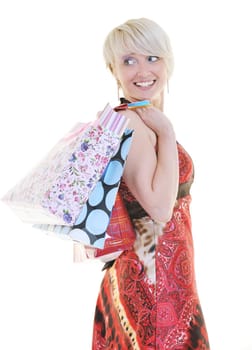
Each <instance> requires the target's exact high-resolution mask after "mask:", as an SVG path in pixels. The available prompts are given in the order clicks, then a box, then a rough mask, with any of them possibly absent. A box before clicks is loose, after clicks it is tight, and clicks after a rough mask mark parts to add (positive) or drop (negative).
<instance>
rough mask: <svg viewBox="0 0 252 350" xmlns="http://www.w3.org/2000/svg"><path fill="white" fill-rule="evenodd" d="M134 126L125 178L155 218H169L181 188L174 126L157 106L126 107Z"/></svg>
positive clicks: (165, 220)
mask: <svg viewBox="0 0 252 350" xmlns="http://www.w3.org/2000/svg"><path fill="white" fill-rule="evenodd" d="M126 113H127V115H128V116H129V118H130V125H129V127H130V128H132V129H134V137H133V142H132V147H131V149H130V153H129V156H128V159H127V162H126V167H125V172H124V179H125V182H126V184H127V185H128V187H129V189H130V191H131V192H132V194H133V195H134V196H135V197H136V199H137V200H138V201H139V203H140V204H141V206H142V207H143V208H144V209H145V211H146V212H147V213H148V214H149V215H150V216H151V218H152V219H153V220H156V221H161V222H167V221H169V220H170V218H171V215H172V211H173V207H174V203H175V200H176V196H177V191H178V177H179V167H178V151H177V145H176V138H175V134H174V131H173V127H172V125H171V123H170V121H169V120H168V118H167V117H166V116H165V115H164V114H163V113H162V112H161V111H160V110H158V109H156V108H155V107H148V108H146V109H138V110H137V113H135V112H132V111H127V112H126Z"/></svg>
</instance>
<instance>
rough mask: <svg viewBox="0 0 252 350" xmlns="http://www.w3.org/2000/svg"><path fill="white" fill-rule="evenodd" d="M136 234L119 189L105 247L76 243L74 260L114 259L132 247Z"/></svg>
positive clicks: (104, 260) (105, 260)
mask: <svg viewBox="0 0 252 350" xmlns="http://www.w3.org/2000/svg"><path fill="white" fill-rule="evenodd" d="M135 236H136V235H135V231H134V228H133V225H132V222H131V219H130V217H129V214H128V211H127V209H126V207H125V204H124V202H123V199H122V196H121V194H120V191H119V192H118V193H117V195H116V200H115V204H114V207H113V209H112V213H111V218H110V222H109V225H108V228H107V231H106V235H105V242H104V247H103V248H102V249H101V248H95V247H94V246H90V245H85V244H81V243H74V250H73V255H74V262H83V261H85V260H86V259H99V260H101V261H103V262H107V261H111V260H114V259H116V258H117V257H118V256H119V255H120V254H121V253H122V252H123V251H125V250H129V249H131V248H132V246H133V244H134V241H135Z"/></svg>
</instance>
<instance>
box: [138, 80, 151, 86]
mask: <svg viewBox="0 0 252 350" xmlns="http://www.w3.org/2000/svg"><path fill="white" fill-rule="evenodd" d="M154 83H155V80H148V81H138V82H136V83H134V84H135V85H136V86H138V87H150V86H152V85H154Z"/></svg>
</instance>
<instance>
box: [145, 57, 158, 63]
mask: <svg viewBox="0 0 252 350" xmlns="http://www.w3.org/2000/svg"><path fill="white" fill-rule="evenodd" d="M147 60H148V61H149V62H156V61H159V60H160V58H159V57H158V56H148V57H147Z"/></svg>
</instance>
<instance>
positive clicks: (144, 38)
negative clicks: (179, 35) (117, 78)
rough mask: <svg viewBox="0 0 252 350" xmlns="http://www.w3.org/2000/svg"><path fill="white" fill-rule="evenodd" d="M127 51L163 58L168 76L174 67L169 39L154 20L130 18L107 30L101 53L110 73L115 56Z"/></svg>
mask: <svg viewBox="0 0 252 350" xmlns="http://www.w3.org/2000/svg"><path fill="white" fill-rule="evenodd" d="M128 53H136V54H144V55H153V56H158V57H160V58H163V59H164V61H165V63H166V67H167V73H168V78H170V76H171V74H172V72H173V68H174V60H173V53H172V48H171V44H170V39H169V37H168V35H167V34H166V32H165V31H164V30H163V29H162V28H161V27H160V26H159V25H158V24H157V23H156V22H154V21H152V20H150V19H147V18H139V19H130V20H128V21H126V22H125V23H123V24H121V25H119V26H118V27H115V28H114V29H113V30H111V32H109V34H108V35H107V37H106V39H105V42H104V46H103V55H104V59H105V63H106V66H107V67H108V68H109V69H110V70H111V72H112V73H113V66H114V63H115V57H118V56H122V55H125V54H128Z"/></svg>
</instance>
